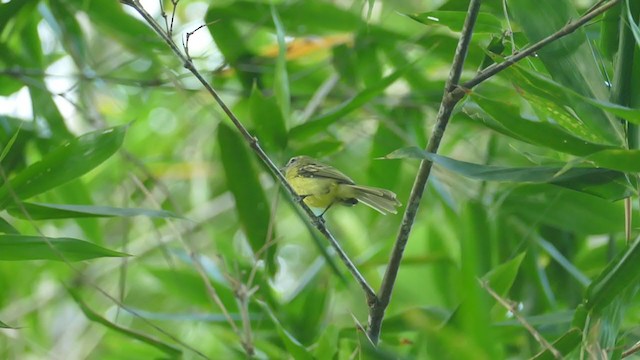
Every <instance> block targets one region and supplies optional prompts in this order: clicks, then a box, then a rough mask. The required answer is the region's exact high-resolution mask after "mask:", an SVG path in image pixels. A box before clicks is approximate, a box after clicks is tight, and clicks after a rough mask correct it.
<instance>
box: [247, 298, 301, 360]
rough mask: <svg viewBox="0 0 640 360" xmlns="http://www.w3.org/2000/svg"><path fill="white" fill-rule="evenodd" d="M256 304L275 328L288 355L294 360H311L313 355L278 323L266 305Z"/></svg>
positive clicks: (259, 302)
mask: <svg viewBox="0 0 640 360" xmlns="http://www.w3.org/2000/svg"><path fill="white" fill-rule="evenodd" d="M258 304H259V305H260V306H261V307H262V309H263V310H264V312H266V313H267V314H268V315H269V318H271V321H272V322H273V325H274V326H275V327H276V331H277V332H278V335H279V337H280V340H282V342H283V343H284V346H285V347H286V348H287V351H288V352H289V354H290V355H291V356H292V357H293V358H294V359H296V360H307V359H308V360H312V359H313V355H312V354H311V352H309V351H308V350H307V349H306V348H305V347H304V345H302V344H301V343H300V341H298V340H297V339H296V338H295V337H294V336H293V335H292V334H291V333H289V332H288V331H287V330H286V329H285V328H284V327H283V326H282V324H281V323H280V321H279V320H278V318H277V317H276V316H275V314H274V313H273V311H272V310H271V308H270V307H269V305H267V303H265V302H262V301H258Z"/></svg>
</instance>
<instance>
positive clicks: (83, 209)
mask: <svg viewBox="0 0 640 360" xmlns="http://www.w3.org/2000/svg"><path fill="white" fill-rule="evenodd" d="M24 210H26V212H27V213H28V214H29V217H30V218H31V219H34V220H44V219H69V218H86V217H116V216H117V217H131V216H147V217H152V218H180V216H178V215H176V214H174V213H172V212H170V211H165V210H151V209H137V208H116V207H110V206H97V205H66V204H44V203H22V204H21V206H20V207H9V208H8V209H7V211H9V213H10V214H11V215H13V216H15V217H19V218H25V217H26V214H25V213H24Z"/></svg>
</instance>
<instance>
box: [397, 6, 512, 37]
mask: <svg viewBox="0 0 640 360" xmlns="http://www.w3.org/2000/svg"><path fill="white" fill-rule="evenodd" d="M406 15H407V16H408V17H410V18H412V19H413V20H415V21H417V22H419V23H421V24H425V25H428V26H431V25H437V26H446V27H448V28H449V29H451V30H452V31H455V32H460V31H462V26H463V25H464V20H465V19H466V18H467V12H466V11H429V12H424V13H420V14H406ZM473 32H474V33H496V34H499V33H501V32H502V23H501V22H500V20H499V19H498V18H496V17H495V16H493V15H492V14H490V13H486V12H481V13H479V14H478V18H477V20H476V24H475V26H474V28H473Z"/></svg>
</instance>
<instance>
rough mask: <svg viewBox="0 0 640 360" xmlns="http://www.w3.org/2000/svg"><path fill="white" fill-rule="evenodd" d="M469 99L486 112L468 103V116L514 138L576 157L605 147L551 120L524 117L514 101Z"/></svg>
mask: <svg viewBox="0 0 640 360" xmlns="http://www.w3.org/2000/svg"><path fill="white" fill-rule="evenodd" d="M471 98H472V99H473V101H474V102H475V103H476V104H478V105H479V106H480V108H481V109H482V110H483V111H484V112H485V114H480V113H477V112H475V111H474V109H473V108H472V107H471V106H469V105H468V104H467V105H465V112H466V113H467V114H468V115H469V116H471V117H472V118H474V119H478V120H480V121H482V122H483V123H484V124H485V125H486V126H487V127H489V128H491V129H494V130H496V131H498V132H500V133H502V134H505V135H507V136H510V137H512V138H514V139H518V140H520V141H524V142H527V143H530V144H535V145H540V146H544V147H548V148H551V149H554V150H557V151H561V152H564V153H568V154H573V155H578V156H585V155H589V154H592V153H594V152H597V151H600V150H604V149H607V148H608V146H606V145H600V144H596V143H592V142H588V141H585V140H583V139H581V138H578V137H576V136H574V135H572V134H570V133H569V132H568V131H566V130H564V129H563V128H561V127H559V126H558V125H555V124H553V123H550V122H546V121H531V120H528V119H525V118H523V117H522V116H521V115H520V109H519V107H518V106H516V105H515V104H512V103H506V102H501V101H497V100H493V99H490V98H487V97H484V96H480V95H478V94H473V95H472V97H471Z"/></svg>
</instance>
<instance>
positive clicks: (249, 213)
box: [218, 123, 273, 253]
mask: <svg viewBox="0 0 640 360" xmlns="http://www.w3.org/2000/svg"><path fill="white" fill-rule="evenodd" d="M218 144H219V146H220V155H221V158H222V165H223V167H224V172H225V176H226V179H227V186H228V187H229V190H231V193H232V194H233V197H234V198H235V200H236V211H237V212H238V217H239V218H240V224H242V228H243V229H244V232H245V234H246V235H247V238H248V240H249V243H250V244H251V248H252V249H253V251H254V253H255V252H257V251H258V250H260V249H261V248H262V247H263V246H264V244H265V241H267V240H268V239H267V232H268V228H269V221H270V219H271V215H270V213H271V211H270V208H269V202H268V201H267V197H266V195H265V193H264V191H263V189H262V184H260V181H259V179H258V172H256V170H255V169H254V165H253V161H252V159H251V157H250V154H249V151H248V149H247V144H246V143H245V142H244V141H243V139H242V138H241V137H240V135H239V134H238V133H237V132H236V131H234V130H233V129H232V128H230V127H229V126H228V125H226V124H224V123H221V124H220V125H219V126H218ZM272 236H273V234H272Z"/></svg>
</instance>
